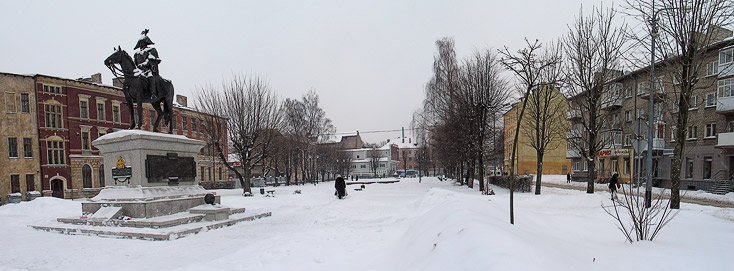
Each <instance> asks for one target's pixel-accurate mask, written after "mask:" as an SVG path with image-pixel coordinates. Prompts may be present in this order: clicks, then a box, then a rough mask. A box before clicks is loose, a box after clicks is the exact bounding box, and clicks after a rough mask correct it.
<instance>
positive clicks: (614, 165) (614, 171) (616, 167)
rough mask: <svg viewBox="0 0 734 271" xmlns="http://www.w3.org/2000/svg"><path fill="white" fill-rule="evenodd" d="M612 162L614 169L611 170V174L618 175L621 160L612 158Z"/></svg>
mask: <svg viewBox="0 0 734 271" xmlns="http://www.w3.org/2000/svg"><path fill="white" fill-rule="evenodd" d="M610 162H612V163H611V166H612V168H611V169H610V170H611V172H612V173H616V172H617V171H619V160H617V158H612V159H611V161H610Z"/></svg>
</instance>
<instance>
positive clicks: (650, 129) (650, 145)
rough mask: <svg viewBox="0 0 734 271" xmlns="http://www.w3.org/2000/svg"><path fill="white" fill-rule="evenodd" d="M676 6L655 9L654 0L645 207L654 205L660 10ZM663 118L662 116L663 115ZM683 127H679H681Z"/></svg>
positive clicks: (651, 29)
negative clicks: (653, 174)
mask: <svg viewBox="0 0 734 271" xmlns="http://www.w3.org/2000/svg"><path fill="white" fill-rule="evenodd" d="M670 9H675V8H672V7H670V8H662V9H659V10H655V1H653V2H652V10H653V12H652V20H650V25H651V28H650V32H651V33H650V40H651V43H650V89H649V92H650V111H649V114H648V119H647V123H648V125H647V167H646V171H647V172H646V173H647V183H646V185H645V207H646V208H650V206H651V205H652V149H653V131H654V125H655V122H654V120H655V116H654V105H655V96H654V95H655V38H656V37H657V36H658V12H660V11H663V10H670ZM661 118H662V116H661ZM680 128H682V127H679V129H680Z"/></svg>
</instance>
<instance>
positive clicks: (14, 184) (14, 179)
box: [10, 174, 20, 193]
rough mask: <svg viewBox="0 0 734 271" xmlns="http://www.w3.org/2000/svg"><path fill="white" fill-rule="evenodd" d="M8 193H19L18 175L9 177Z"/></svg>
mask: <svg viewBox="0 0 734 271" xmlns="http://www.w3.org/2000/svg"><path fill="white" fill-rule="evenodd" d="M10 193H20V175H18V174H13V175H10Z"/></svg>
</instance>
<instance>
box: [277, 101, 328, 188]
mask: <svg viewBox="0 0 734 271" xmlns="http://www.w3.org/2000/svg"><path fill="white" fill-rule="evenodd" d="M283 107H284V112H285V123H286V125H285V129H284V131H285V134H287V135H288V136H289V138H291V139H292V143H293V146H292V149H293V151H292V152H291V154H292V155H294V156H295V159H294V161H293V163H291V165H293V166H294V168H295V169H300V171H301V175H300V176H301V178H302V181H303V182H305V181H306V180H309V181H314V180H315V168H316V165H315V163H314V159H315V158H316V154H315V148H316V143H323V142H325V141H326V140H328V139H329V136H331V135H332V134H334V131H335V130H336V128H334V125H333V124H332V123H331V120H330V119H329V118H327V117H326V112H325V111H324V110H323V109H322V108H321V107H320V106H319V96H318V94H316V91H315V90H309V91H308V93H306V94H305V95H303V97H301V100H296V99H286V100H285V103H284V106H283ZM295 176H296V178H297V177H298V174H295Z"/></svg>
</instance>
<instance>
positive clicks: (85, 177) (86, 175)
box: [82, 165, 92, 188]
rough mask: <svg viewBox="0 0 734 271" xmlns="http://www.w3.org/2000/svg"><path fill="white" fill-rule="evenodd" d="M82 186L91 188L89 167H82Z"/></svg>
mask: <svg viewBox="0 0 734 271" xmlns="http://www.w3.org/2000/svg"><path fill="white" fill-rule="evenodd" d="M82 186H83V187H84V188H92V167H90V166H89V165H84V166H83V167H82Z"/></svg>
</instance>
